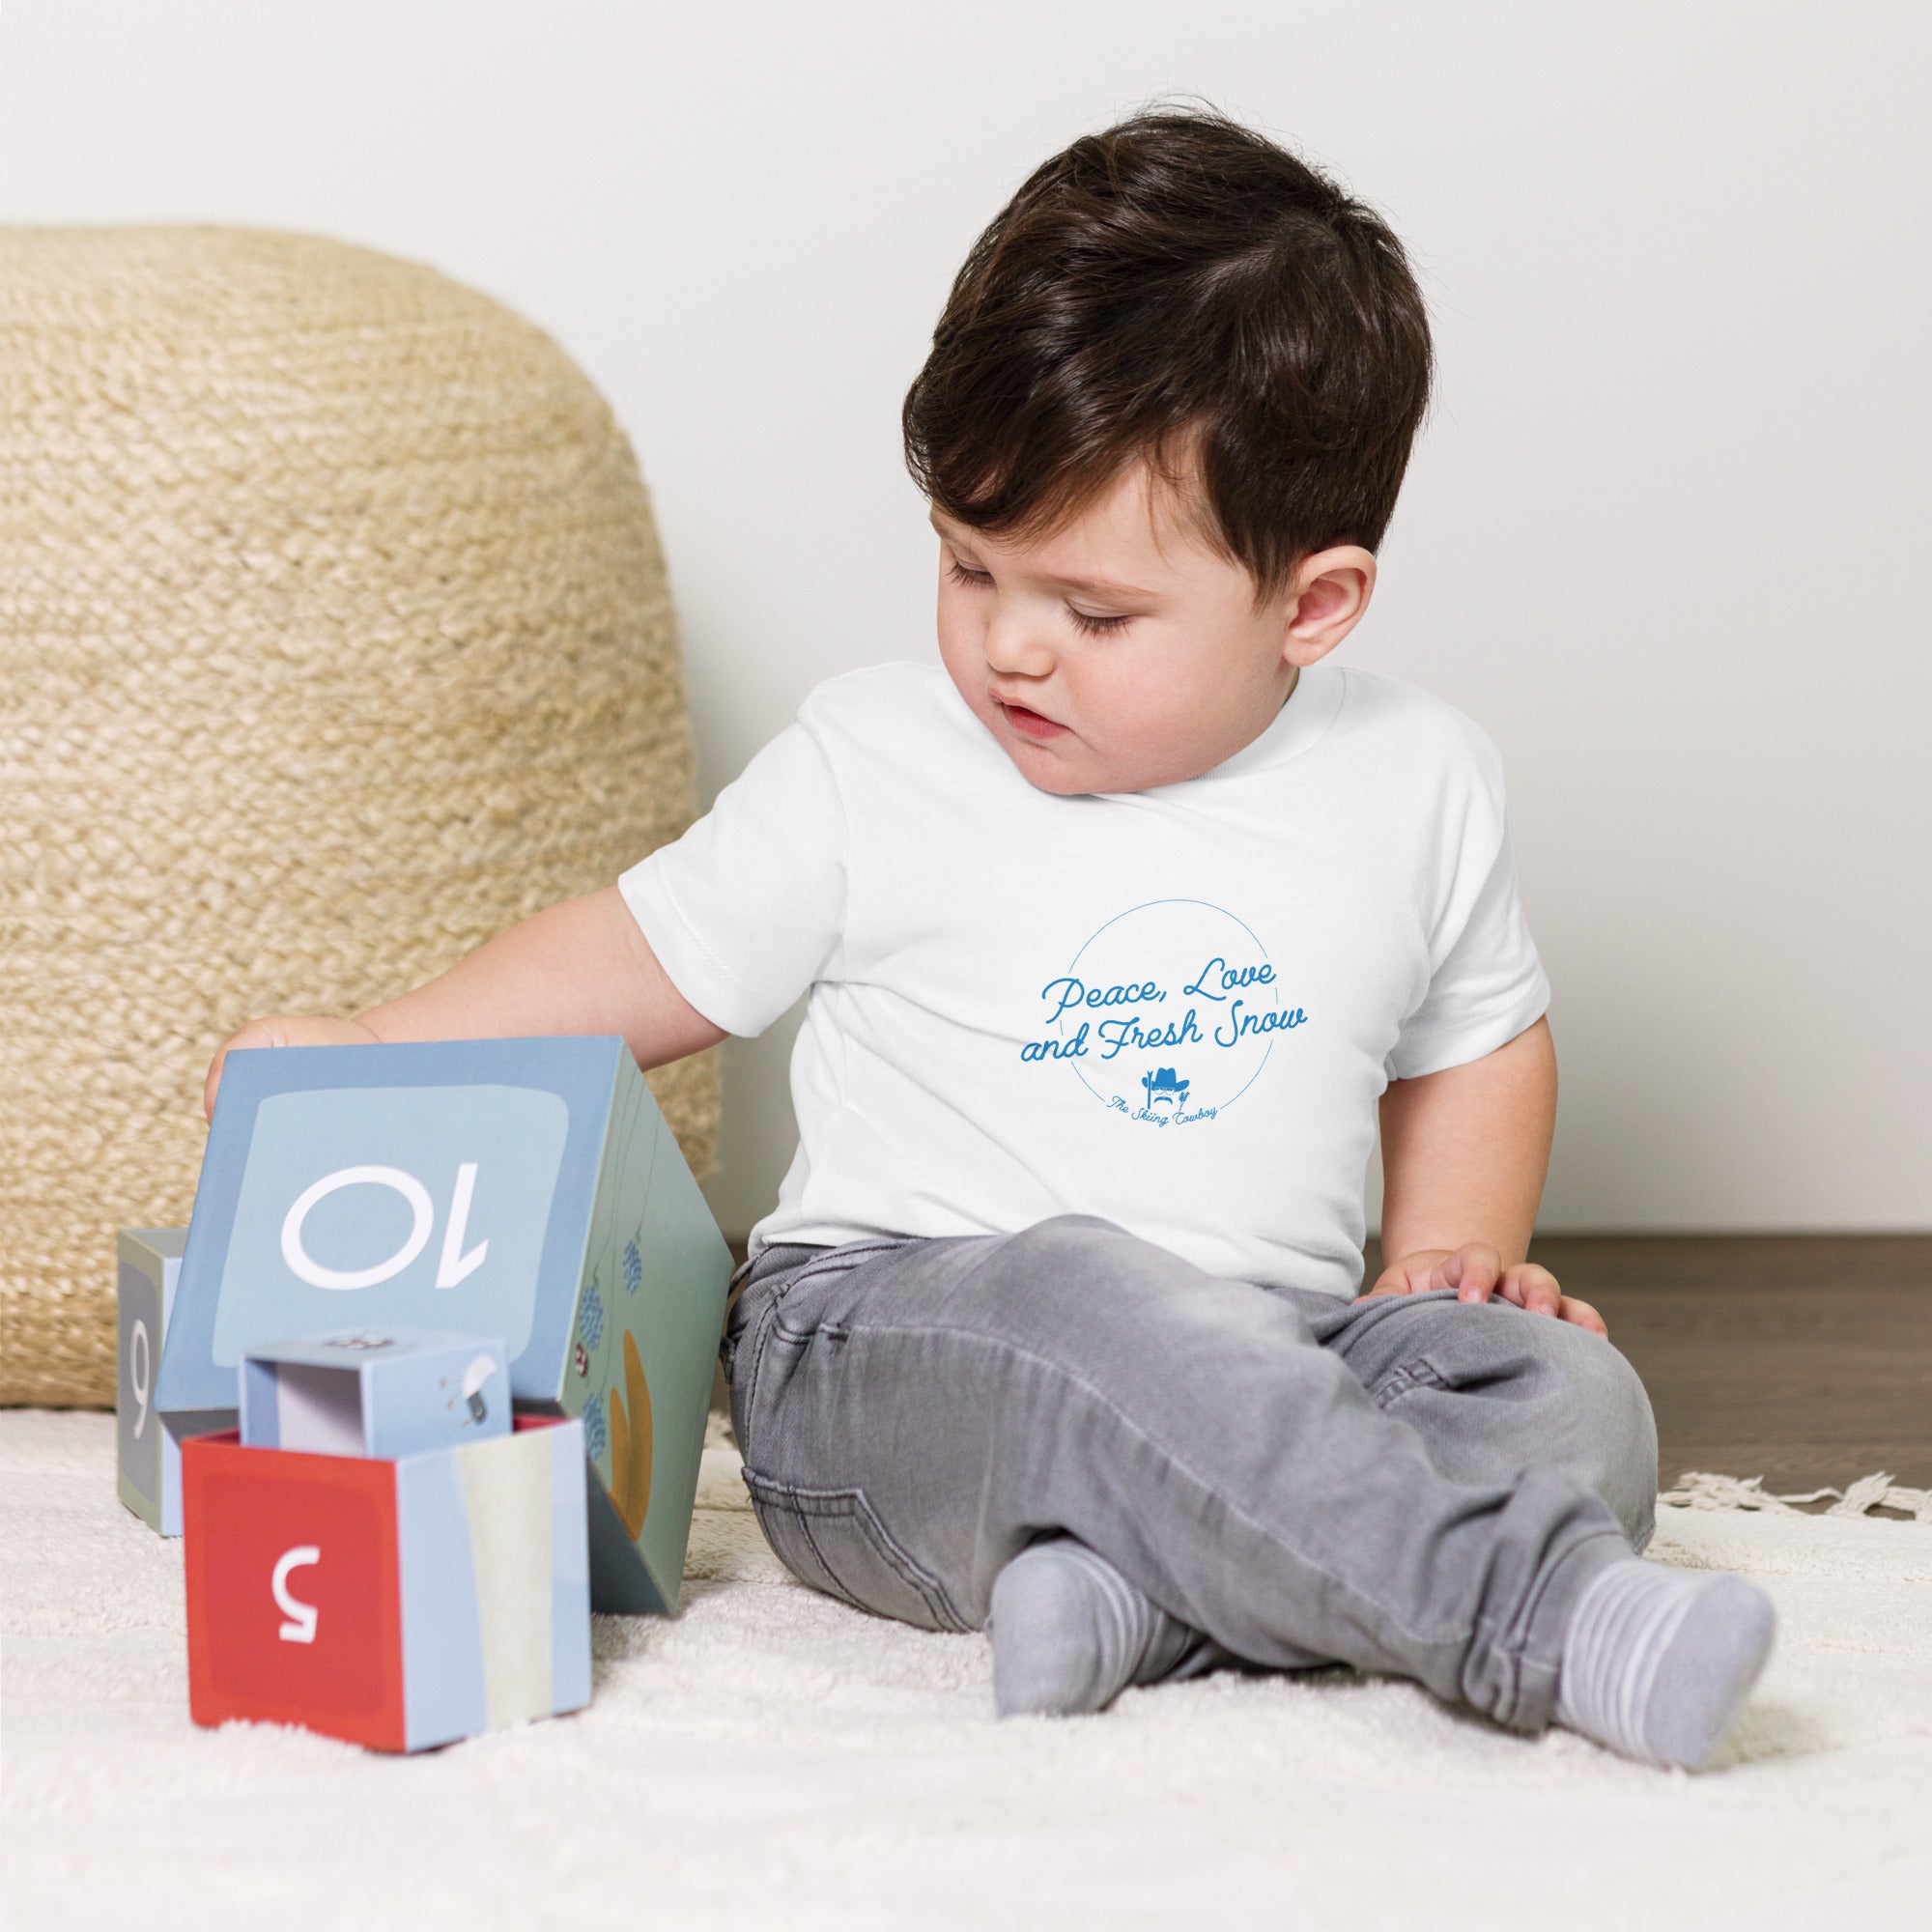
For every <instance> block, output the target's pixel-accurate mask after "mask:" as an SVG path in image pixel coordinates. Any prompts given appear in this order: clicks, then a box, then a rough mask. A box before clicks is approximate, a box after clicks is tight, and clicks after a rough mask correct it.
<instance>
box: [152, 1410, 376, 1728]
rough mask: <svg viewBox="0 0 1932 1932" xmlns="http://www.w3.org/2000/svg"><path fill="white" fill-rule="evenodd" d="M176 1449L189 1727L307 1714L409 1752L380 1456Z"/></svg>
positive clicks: (296, 1720)
mask: <svg viewBox="0 0 1932 1932" xmlns="http://www.w3.org/2000/svg"><path fill="white" fill-rule="evenodd" d="M240 1443H241V1438H240V1436H239V1435H237V1434H235V1433H234V1432H232V1431H231V1432H229V1433H228V1434H226V1435H213V1436H200V1437H197V1438H195V1439H194V1440H192V1441H190V1442H188V1443H186V1444H185V1445H184V1449H183V1453H182V1472H183V1502H184V1518H185V1529H186V1532H187V1630H188V1703H189V1709H190V1711H191V1712H192V1714H193V1717H194V1720H195V1722H196V1723H197V1724H219V1723H223V1722H225V1721H226V1720H227V1719H230V1718H253V1719H263V1720H266V1721H268V1722H270V1723H289V1724H305V1725H307V1726H308V1727H309V1728H310V1729H311V1730H320V1731H327V1733H329V1734H330V1735H331V1736H333V1737H340V1738H348V1739H351V1740H353V1741H354V1742H355V1743H356V1744H363V1745H373V1746H375V1747H377V1748H378V1749H380V1750H397V1751H399V1750H402V1749H403V1748H405V1737H404V1722H405V1719H404V1705H403V1643H402V1596H401V1591H400V1589H399V1587H398V1577H397V1561H398V1550H399V1548H400V1539H399V1537H398V1533H397V1520H396V1475H395V1468H394V1465H393V1464H392V1463H376V1462H364V1461H359V1460H356V1459H355V1458H352V1457H343V1456H305V1455H297V1454H291V1453H289V1452H288V1451H285V1450H274V1449H243V1448H241V1446H240Z"/></svg>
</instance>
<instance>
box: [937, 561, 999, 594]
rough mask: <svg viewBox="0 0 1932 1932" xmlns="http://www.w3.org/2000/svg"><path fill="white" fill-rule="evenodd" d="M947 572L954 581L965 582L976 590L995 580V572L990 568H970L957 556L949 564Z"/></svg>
mask: <svg viewBox="0 0 1932 1932" xmlns="http://www.w3.org/2000/svg"><path fill="white" fill-rule="evenodd" d="M946 574H947V576H948V577H950V578H952V581H953V582H954V583H964V584H967V585H970V586H971V587H972V588H973V589H975V590H978V589H980V588H982V587H983V586H984V585H986V584H988V583H990V582H992V581H993V573H992V572H991V571H990V570H968V569H967V568H966V566H965V565H964V564H963V563H961V562H960V561H959V559H958V558H957V557H956V556H955V557H954V558H953V559H952V562H951V563H950V564H948V565H947V568H946Z"/></svg>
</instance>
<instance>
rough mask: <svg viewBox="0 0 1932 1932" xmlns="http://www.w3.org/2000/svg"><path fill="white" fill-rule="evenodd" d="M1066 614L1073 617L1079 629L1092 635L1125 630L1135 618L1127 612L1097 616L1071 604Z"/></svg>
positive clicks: (1098, 635)
mask: <svg viewBox="0 0 1932 1932" xmlns="http://www.w3.org/2000/svg"><path fill="white" fill-rule="evenodd" d="M1066 614H1067V615H1068V616H1069V617H1071V618H1072V619H1073V623H1074V627H1075V629H1077V630H1082V631H1085V632H1086V633H1087V634H1088V635H1089V636H1090V637H1104V636H1105V635H1106V633H1107V632H1109V631H1124V630H1125V629H1126V628H1127V626H1128V625H1129V624H1131V623H1132V622H1133V621H1134V620H1133V618H1132V616H1131V615H1130V614H1128V613H1126V612H1124V611H1123V612H1122V613H1120V614H1119V615H1117V616H1112V617H1096V616H1094V614H1093V612H1092V611H1082V610H1079V609H1077V608H1076V607H1075V606H1073V605H1071V604H1069V605H1068V606H1067V607H1066Z"/></svg>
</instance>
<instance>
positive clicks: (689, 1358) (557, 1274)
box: [156, 1037, 731, 1612]
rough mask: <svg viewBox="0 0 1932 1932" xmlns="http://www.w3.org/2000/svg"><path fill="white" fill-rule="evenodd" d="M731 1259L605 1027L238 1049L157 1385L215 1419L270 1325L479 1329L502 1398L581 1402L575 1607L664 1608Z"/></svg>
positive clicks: (168, 1410)
mask: <svg viewBox="0 0 1932 1932" xmlns="http://www.w3.org/2000/svg"><path fill="white" fill-rule="evenodd" d="M730 1272H731V1259H730V1254H729V1251H728V1250H727V1249H726V1247H725V1241H724V1238H723V1236H720V1234H719V1232H718V1229H717V1226H716V1224H715V1223H714V1222H713V1220H712V1218H711V1214H710V1210H709V1209H708V1208H706V1207H705V1205H704V1197H703V1195H702V1194H700V1193H699V1192H698V1187H697V1182H696V1180H695V1179H693V1177H692V1174H691V1170H690V1169H689V1168H688V1167H687V1166H686V1165H685V1162H684V1157H683V1155H682V1154H681V1153H680V1152H679V1151H678V1148H677V1143H676V1142H675V1140H673V1139H672V1137H671V1133H670V1129H669V1128H668V1126H667V1125H666V1124H665V1121H664V1117H663V1115H662V1114H660V1113H659V1111H658V1107H657V1102H656V1101H655V1100H654V1099H653V1098H652V1097H651V1091H650V1089H649V1087H648V1086H646V1085H645V1083H644V1079H643V1076H642V1075H641V1074H640V1073H639V1071H638V1068H637V1063H636V1062H635V1061H633V1060H632V1058H631V1055H630V1051H629V1049H628V1048H627V1047H626V1046H625V1045H624V1042H623V1041H622V1040H621V1039H617V1038H614V1037H612V1038H605V1037H596V1038H586V1037H576V1038H557V1039H491V1040H441V1041H425V1042H415V1043H410V1044H398V1045H387V1046H330V1047H275V1048H267V1049H258V1050H256V1051H253V1052H242V1053H233V1054H230V1055H229V1057H228V1061H227V1064H226V1067H225V1069H224V1071H223V1074H222V1080H221V1091H220V1096H219V1098H218V1100H217V1102H216V1105H215V1110H214V1121H213V1125H212V1126H211V1128H210V1130H209V1137H208V1149H207V1152H206V1154H205V1156H204V1159H203V1162H202V1171H201V1185H200V1190H199V1192H198V1193H197V1195H196V1197H195V1204H194V1217H193V1221H192V1223H191V1225H190V1227H189V1229H188V1236H187V1246H186V1250H185V1254H184V1256H183V1258H182V1267H181V1280H180V1286H179V1288H178V1289H177V1291H176V1295H175V1312H174V1316H173V1319H172V1321H171V1322H170V1324H169V1327H168V1333H167V1341H166V1345H165V1347H164V1348H163V1350H162V1351H161V1365H160V1372H159V1375H158V1377H157V1378H156V1400H157V1402H158V1404H159V1406H160V1409H161V1412H162V1414H163V1415H171V1414H174V1413H176V1412H177V1411H180V1412H184V1413H187V1412H196V1413H200V1412H203V1411H207V1410H209V1409H225V1410H226V1411H227V1420H226V1422H225V1423H224V1425H223V1426H233V1423H234V1420H235V1410H236V1405H237V1401H238V1396H237V1386H236V1382H237V1374H238V1370H239V1368H240V1364H241V1357H242V1355H243V1354H244V1353H246V1352H247V1351H249V1350H259V1349H263V1348H270V1347H272V1346H273V1345H275V1344H277V1343H280V1342H281V1341H283V1340H284V1339H285V1338H286V1337H288V1336H292V1335H327V1334H331V1333H335V1332H337V1331H340V1330H342V1329H343V1328H345V1327H347V1326H351V1325H355V1326H361V1327H365V1328H368V1329H371V1330H373V1331H376V1332H382V1333H388V1332H390V1331H391V1330H393V1329H398V1328H418V1329H425V1330H450V1329H455V1330H461V1331H463V1332H466V1333H469V1334H476V1335H497V1336H500V1337H501V1338H502V1341H503V1347H504V1351H505V1353H506V1355H507V1357H508V1360H509V1374H510V1393H511V1395H512V1397H513V1398H514V1400H515V1402H516V1404H517V1406H519V1407H520V1408H522V1409H524V1410H526V1411H530V1412H536V1413H543V1414H549V1415H559V1416H574V1417H581V1418H582V1423H583V1437H584V1443H585V1447H586V1452H587V1456H588V1460H589V1464H590V1475H589V1484H590V1494H589V1505H588V1507H589V1534H590V1552H591V1554H590V1576H591V1590H592V1595H593V1599H594V1602H595V1604H596V1607H597V1608H599V1609H601V1610H617V1611H655V1612H666V1611H669V1610H671V1609H674V1608H675V1607H676V1605H677V1598H678V1589H679V1586H680V1583H681V1581H682V1579H683V1574H684V1554H685V1547H686V1543H687V1541H688V1539H689V1537H690V1534H691V1516H692V1506H693V1503H694V1501H695V1499H696V1492H697V1469H698V1462H699V1458H700V1457H701V1455H702V1453H703V1447H704V1422H705V1417H706V1414H707V1413H708V1411H709V1408H710V1403H711V1376H712V1369H713V1366H714V1363H715V1361H716V1357H717V1348H718V1337H719V1334H720V1331H721V1330H722V1328H723V1326H724V1319H725V1285H726V1283H727V1282H728V1280H729V1278H730Z"/></svg>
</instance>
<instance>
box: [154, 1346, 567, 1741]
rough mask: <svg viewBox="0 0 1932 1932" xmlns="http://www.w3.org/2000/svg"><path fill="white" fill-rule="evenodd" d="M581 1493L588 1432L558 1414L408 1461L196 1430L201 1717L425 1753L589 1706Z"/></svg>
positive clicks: (193, 1708)
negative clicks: (248, 1441)
mask: <svg viewBox="0 0 1932 1932" xmlns="http://www.w3.org/2000/svg"><path fill="white" fill-rule="evenodd" d="M500 1374H501V1372H500V1369H499V1370H498V1376H499V1378H500ZM587 1492H588V1485H587V1483H586V1480H585V1471H584V1461H583V1425H582V1423H581V1422H576V1421H564V1420H563V1419H561V1418H560V1417H551V1416H543V1417H536V1416H530V1417H523V1418H520V1419H519V1420H518V1421H517V1423H516V1426H515V1428H514V1430H513V1431H512V1432H511V1433H509V1434H507V1435H495V1436H489V1437H484V1438H482V1439H479V1440H476V1441H472V1442H469V1443H457V1444H455V1445H452V1446H449V1447H444V1448H438V1449H431V1450H425V1451H423V1452H422V1453H420V1454H418V1455H414V1456H405V1457H401V1458H398V1459H394V1460H379V1459H376V1458H370V1457H359V1456H341V1455H321V1454H310V1453H306V1452H303V1451H299V1450H291V1449H269V1448H256V1447H244V1446H243V1445H242V1443H241V1439H240V1437H239V1435H237V1434H236V1433H235V1432H234V1431H232V1430H231V1431H229V1432H228V1433H227V1434H225V1435H200V1436H196V1437H194V1438H193V1439H192V1440H190V1441H189V1442H187V1443H185V1445H184V1446H183V1450H182V1502H183V1515H184V1520H185V1521H184V1526H185V1530H186V1549H185V1557H186V1571H187V1662H188V1708H189V1710H190V1712H191V1713H192V1715H193V1717H194V1720H195V1722H196V1723H198V1724H220V1723H225V1722H227V1721H228V1720H229V1719H233V1718H246V1719H258V1720H262V1721H265V1722H269V1723H286V1724H301V1725H305V1726H306V1727H307V1728H308V1729H309V1730H312V1731H322V1732H324V1733H326V1734H327V1735H328V1736H330V1737H337V1738H347V1739H349V1740H350V1741H351V1742H352V1743H355V1744H360V1745H370V1746H373V1747H376V1748H377V1749H379V1750H394V1751H411V1750H423V1749H427V1748H431V1747H435V1746H437V1745H445V1744H450V1743H453V1742H454V1741H455V1740H456V1739H458V1738H468V1737H474V1736H476V1735H477V1734H478V1733H479V1732H482V1731H486V1730H492V1729H495V1728H497V1727H498V1726H500V1725H504V1724H515V1723H523V1722H526V1721H527V1720H529V1719H533V1718H545V1717H550V1716H553V1715H554V1714H555V1713H557V1712H561V1711H574V1710H578V1709H581V1708H582V1706H583V1705H585V1704H587V1703H588V1702H589V1701H590V1572H589V1545H588V1539H587V1531H586V1515H585V1511H586V1506H587V1500H588V1494H587Z"/></svg>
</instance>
